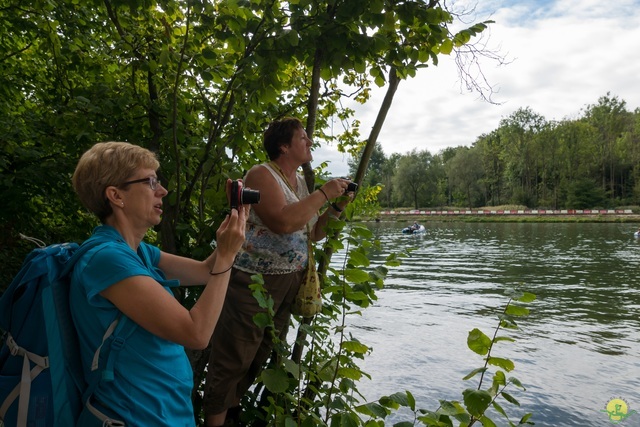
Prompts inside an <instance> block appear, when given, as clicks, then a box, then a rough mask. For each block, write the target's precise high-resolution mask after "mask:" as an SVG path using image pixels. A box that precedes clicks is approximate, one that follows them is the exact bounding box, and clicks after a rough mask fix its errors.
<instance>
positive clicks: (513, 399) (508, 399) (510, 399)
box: [502, 391, 520, 406]
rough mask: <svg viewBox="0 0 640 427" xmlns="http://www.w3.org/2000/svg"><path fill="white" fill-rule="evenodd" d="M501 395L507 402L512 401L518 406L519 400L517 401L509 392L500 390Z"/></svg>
mask: <svg viewBox="0 0 640 427" xmlns="http://www.w3.org/2000/svg"><path fill="white" fill-rule="evenodd" d="M502 397H504V400H506V401H507V402H509V403H513V404H514V405H516V406H520V402H518V401H517V400H516V399H515V398H514V397H513V396H511V395H510V394H509V393H506V392H504V391H503V392H502Z"/></svg>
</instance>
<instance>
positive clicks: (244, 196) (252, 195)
mask: <svg viewBox="0 0 640 427" xmlns="http://www.w3.org/2000/svg"><path fill="white" fill-rule="evenodd" d="M258 202H260V192H259V191H258V190H249V189H248V188H244V187H243V185H242V181H239V180H234V181H231V192H230V193H229V207H230V208H231V209H238V208H239V207H240V206H242V205H252V204H255V203H258Z"/></svg>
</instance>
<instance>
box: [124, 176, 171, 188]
mask: <svg viewBox="0 0 640 427" xmlns="http://www.w3.org/2000/svg"><path fill="white" fill-rule="evenodd" d="M139 182H145V183H147V184H149V187H151V190H153V191H156V189H157V188H158V185H162V183H161V182H160V180H159V179H158V178H156V177H155V176H150V177H148V178H141V179H134V180H133V181H127V182H123V183H122V184H120V185H118V187H124V186H125V185H129V184H137V183H139Z"/></svg>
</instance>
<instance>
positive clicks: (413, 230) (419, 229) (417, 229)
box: [402, 224, 427, 234]
mask: <svg viewBox="0 0 640 427" xmlns="http://www.w3.org/2000/svg"><path fill="white" fill-rule="evenodd" d="M426 231H427V229H426V228H424V225H422V224H418V225H417V226H416V224H414V225H410V226H409V227H405V228H403V229H402V233H403V234H421V233H425V232H426Z"/></svg>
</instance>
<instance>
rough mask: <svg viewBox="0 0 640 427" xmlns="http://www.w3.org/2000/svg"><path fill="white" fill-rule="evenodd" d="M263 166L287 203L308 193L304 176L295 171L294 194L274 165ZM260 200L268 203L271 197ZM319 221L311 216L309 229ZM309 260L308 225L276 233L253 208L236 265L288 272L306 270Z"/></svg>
mask: <svg viewBox="0 0 640 427" xmlns="http://www.w3.org/2000/svg"><path fill="white" fill-rule="evenodd" d="M261 166H262V167H265V168H267V170H268V171H269V172H271V175H273V177H274V178H275V180H276V182H277V183H278V184H279V185H280V188H281V189H282V192H283V193H284V198H285V200H286V202H287V204H289V205H290V204H292V203H296V202H297V201H298V200H301V199H304V198H305V197H307V196H309V191H308V190H307V184H306V183H305V181H304V177H303V176H301V175H299V174H296V178H297V180H298V187H297V194H295V193H294V192H293V191H291V189H290V188H289V186H288V185H287V183H286V182H284V180H283V179H282V177H281V176H280V174H278V172H276V171H275V170H274V169H273V168H272V167H271V165H269V164H268V163H265V164H262V165H261ZM261 203H268V200H263V201H261ZM317 220H318V216H317V215H314V216H313V218H311V220H310V221H309V228H310V229H312V228H313V226H314V225H315V223H316V221H317ZM308 259H309V255H308V247H307V227H305V228H303V229H301V230H298V231H295V232H293V233H290V234H276V233H274V232H273V231H271V230H270V229H269V228H268V227H267V226H266V225H264V223H263V222H262V220H261V219H260V217H259V216H258V215H257V214H256V213H255V210H253V209H251V212H250V213H249V218H248V220H247V227H246V230H245V241H244V243H243V245H242V248H241V249H240V251H239V252H238V256H237V257H236V260H235V263H234V267H236V268H237V269H238V270H242V271H245V272H247V273H251V274H256V273H262V274H287V273H293V272H295V271H301V270H303V269H305V268H306V267H307V261H308Z"/></svg>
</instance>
